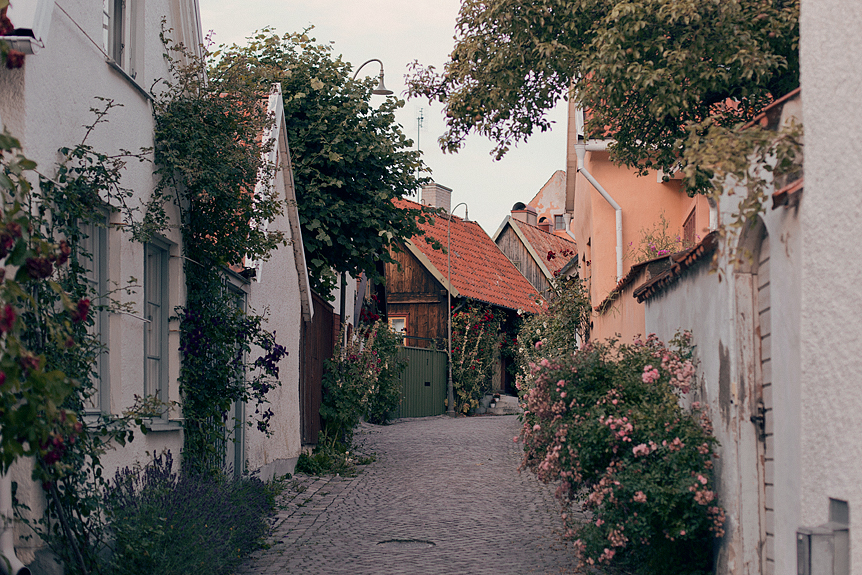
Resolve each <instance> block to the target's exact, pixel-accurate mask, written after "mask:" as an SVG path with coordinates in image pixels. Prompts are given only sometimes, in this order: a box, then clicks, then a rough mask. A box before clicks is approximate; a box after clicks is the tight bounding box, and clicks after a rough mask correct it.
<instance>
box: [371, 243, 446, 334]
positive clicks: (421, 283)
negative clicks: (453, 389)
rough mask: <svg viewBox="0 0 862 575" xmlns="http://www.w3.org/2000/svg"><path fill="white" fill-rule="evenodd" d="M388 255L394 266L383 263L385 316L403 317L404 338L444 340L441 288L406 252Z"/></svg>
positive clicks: (444, 316) (443, 312)
mask: <svg viewBox="0 0 862 575" xmlns="http://www.w3.org/2000/svg"><path fill="white" fill-rule="evenodd" d="M392 256H393V257H394V259H395V260H396V261H397V262H398V264H386V314H387V316H388V317H392V316H406V317H407V335H408V336H413V337H420V338H431V339H442V340H445V339H446V337H447V322H446V318H447V315H446V303H447V301H446V290H445V289H444V287H443V285H442V284H441V283H440V282H438V281H437V280H436V279H435V278H434V276H432V275H431V274H430V273H429V272H428V271H427V270H426V269H425V267H424V266H423V265H422V264H421V263H420V262H419V260H418V259H416V257H415V256H414V255H413V254H411V253H410V252H408V251H407V250H403V251H394V250H393V252H392ZM399 265H400V268H399ZM443 273H444V274H445V270H444V271H443ZM407 345H409V346H413V347H432V342H430V341H423V340H415V339H410V338H409V337H408V338H407Z"/></svg>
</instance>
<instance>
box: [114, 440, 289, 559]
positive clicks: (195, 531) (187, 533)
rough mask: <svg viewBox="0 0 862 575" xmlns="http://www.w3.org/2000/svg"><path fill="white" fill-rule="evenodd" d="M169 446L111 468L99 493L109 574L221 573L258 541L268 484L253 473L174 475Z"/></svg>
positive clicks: (268, 503)
mask: <svg viewBox="0 0 862 575" xmlns="http://www.w3.org/2000/svg"><path fill="white" fill-rule="evenodd" d="M172 465H173V462H172V458H171V455H170V453H167V454H165V455H164V456H157V457H156V458H155V459H154V460H153V462H152V463H150V464H149V465H147V466H146V467H144V468H133V469H130V468H125V469H123V470H121V471H118V472H117V474H116V476H115V478H114V480H113V482H112V483H111V487H110V490H109V492H108V493H107V495H106V502H105V503H106V510H107V516H108V519H109V521H110V531H111V533H112V535H113V541H112V544H111V548H112V550H113V553H112V555H111V557H110V559H109V560H108V561H109V566H108V567H107V568H106V569H105V570H103V572H106V573H110V574H111V575H145V574H146V575H149V574H151V573H160V574H162V575H173V574H176V575H180V574H187V573H211V574H215V575H220V574H227V573H230V572H231V571H232V569H233V568H234V567H236V566H237V565H239V563H240V562H241V561H242V558H243V557H245V556H246V555H247V554H248V553H250V552H251V551H253V550H255V549H257V548H259V547H260V546H261V544H262V542H263V538H264V537H265V536H266V534H267V532H268V529H269V526H268V521H267V517H268V516H269V515H270V514H271V513H272V511H273V509H274V504H275V500H274V495H275V494H274V491H273V489H271V488H270V487H268V486H267V485H265V484H264V483H263V482H261V481H259V480H257V479H245V478H243V479H234V478H229V477H224V476H217V477H214V476H212V475H178V474H176V473H174V472H173V471H172Z"/></svg>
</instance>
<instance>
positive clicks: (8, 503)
mask: <svg viewBox="0 0 862 575" xmlns="http://www.w3.org/2000/svg"><path fill="white" fill-rule="evenodd" d="M0 515H2V517H0V521H3V526H2V527H0V529H2V530H3V531H2V534H0V555H2V557H0V571H2V572H3V573H5V574H6V575H30V570H29V569H28V568H27V567H25V566H24V564H23V563H21V560H20V559H18V556H17V555H15V546H14V541H15V530H14V529H13V525H14V523H13V517H14V516H13V514H12V477H11V476H10V475H9V474H8V473H2V474H0Z"/></svg>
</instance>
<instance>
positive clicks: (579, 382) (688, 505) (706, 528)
mask: <svg viewBox="0 0 862 575" xmlns="http://www.w3.org/2000/svg"><path fill="white" fill-rule="evenodd" d="M689 338H690V335H689V334H687V333H684V334H683V335H680V336H677V338H675V339H674V340H673V341H672V342H671V346H669V347H666V346H664V345H663V344H662V343H661V342H659V341H658V340H657V339H656V337H655V336H654V335H651V336H650V337H648V338H647V339H646V341H635V343H634V344H632V345H619V344H617V343H616V342H615V341H611V342H609V343H607V344H598V343H597V344H590V345H588V346H586V347H585V348H583V349H581V350H579V351H577V352H576V353H574V354H564V355H560V356H557V357H556V358H555V359H552V360H549V359H543V360H541V361H540V362H539V363H538V364H536V363H534V364H533V365H532V375H533V382H534V385H533V386H532V387H531V388H530V389H528V390H527V391H526V392H525V393H524V394H523V399H524V401H525V402H526V405H527V409H526V411H525V416H524V427H523V430H522V432H521V439H522V440H523V441H524V447H525V456H524V462H523V466H524V467H527V468H529V469H531V470H532V471H534V472H535V473H536V475H537V476H538V478H539V479H540V480H542V481H545V482H559V488H558V489H557V492H556V495H557V497H558V498H559V499H560V501H561V502H562V505H563V511H562V517H563V521H564V523H565V527H566V535H567V537H569V538H570V539H572V540H573V541H574V544H575V548H576V549H577V551H578V553H579V554H580V555H581V557H582V559H583V560H584V561H585V562H586V563H588V564H595V563H613V564H616V565H618V566H621V567H624V568H626V569H628V570H630V571H632V572H635V573H647V574H654V575H659V574H660V575H672V574H680V575H683V574H684V575H692V574H701V573H702V574H705V573H711V568H712V550H713V540H714V539H715V538H716V537H721V536H722V535H723V534H724V531H723V524H724V511H723V510H722V509H721V507H719V506H718V504H717V502H716V500H715V499H716V493H715V491H714V487H713V479H712V476H711V469H712V458H713V457H714V456H716V455H715V454H714V450H715V448H716V445H717V442H716V440H715V438H714V437H713V435H712V428H711V425H710V423H709V421H708V420H707V419H706V417H705V416H704V415H702V414H700V413H698V409H699V406H698V405H697V404H694V405H693V408H694V409H693V412H687V411H685V410H684V409H682V408H681V407H680V401H679V400H680V397H681V396H682V395H684V394H686V393H688V392H689V387H690V385H691V380H692V378H693V377H694V372H695V370H694V367H693V365H692V362H691V347H690V343H689ZM576 504H580V505H581V506H582V507H583V508H584V509H585V510H586V511H588V512H590V513H591V520H590V521H589V522H587V523H582V522H579V521H576V520H575V519H574V518H573V516H572V514H571V507H572V506H573V505H576Z"/></svg>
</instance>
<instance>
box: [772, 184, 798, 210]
mask: <svg viewBox="0 0 862 575" xmlns="http://www.w3.org/2000/svg"><path fill="white" fill-rule="evenodd" d="M804 188H805V178H799V179H798V180H796V181H795V182H791V183H789V184H787V185H786V186H784V187H783V188H781V189H780V190H778V191H777V192H775V193H773V194H772V209H773V210H774V209H776V208H779V207H781V206H785V207H788V208H792V207H794V206H798V205H799V195H800V194H801V193H802V190H803V189H804Z"/></svg>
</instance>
